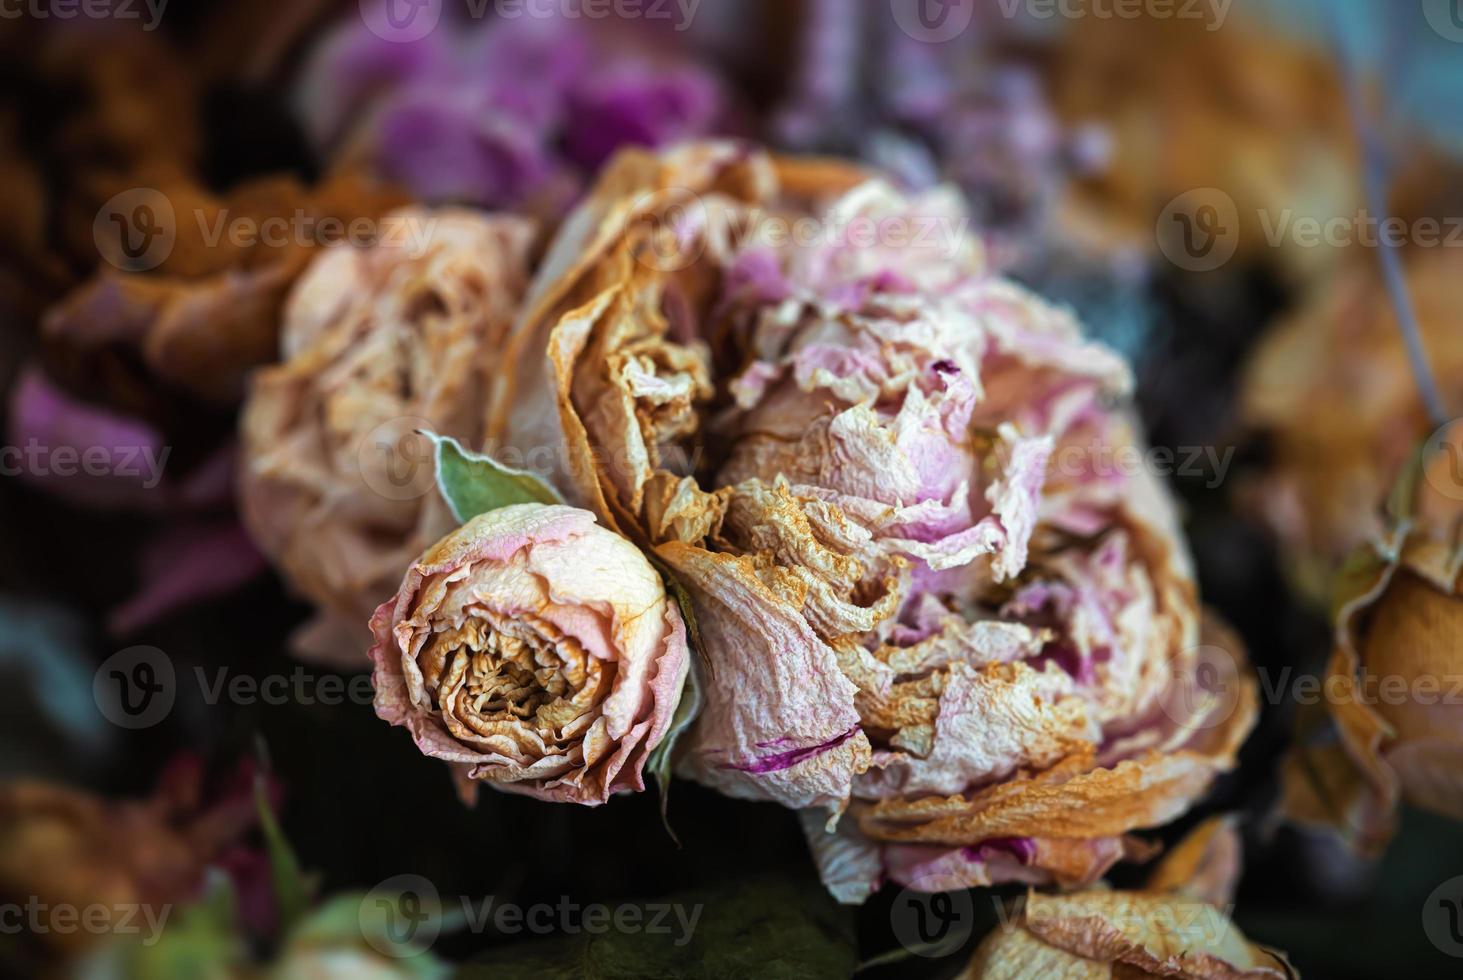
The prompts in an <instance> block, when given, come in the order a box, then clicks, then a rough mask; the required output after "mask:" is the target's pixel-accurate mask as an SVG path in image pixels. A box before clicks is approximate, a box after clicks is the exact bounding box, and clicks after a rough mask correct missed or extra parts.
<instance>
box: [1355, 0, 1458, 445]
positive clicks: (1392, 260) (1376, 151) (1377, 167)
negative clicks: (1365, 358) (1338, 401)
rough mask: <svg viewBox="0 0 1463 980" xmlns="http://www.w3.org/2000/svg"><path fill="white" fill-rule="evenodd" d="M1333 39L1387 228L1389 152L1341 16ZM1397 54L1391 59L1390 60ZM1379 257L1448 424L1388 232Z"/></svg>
mask: <svg viewBox="0 0 1463 980" xmlns="http://www.w3.org/2000/svg"><path fill="white" fill-rule="evenodd" d="M1332 25H1333V31H1332V34H1333V40H1334V44H1335V48H1336V57H1337V59H1338V60H1339V61H1340V63H1341V75H1342V81H1343V82H1344V84H1345V86H1346V102H1347V105H1348V106H1349V108H1350V110H1351V120H1352V125H1353V126H1355V128H1356V136H1357V140H1358V141H1359V142H1360V143H1361V170H1362V185H1363V189H1364V192H1365V195H1366V202H1367V210H1369V211H1370V212H1371V213H1372V214H1374V215H1376V217H1377V228H1378V229H1385V228H1386V227H1387V196H1386V190H1387V162H1386V156H1385V151H1384V149H1383V147H1382V143H1381V140H1380V139H1379V138H1378V137H1377V134H1376V131H1375V130H1374V129H1373V127H1372V126H1371V124H1370V123H1369V122H1368V121H1367V114H1366V105H1365V101H1364V99H1363V97H1362V90H1361V78H1360V73H1359V71H1358V69H1357V67H1356V63H1355V61H1354V60H1353V59H1352V57H1351V52H1350V51H1349V50H1348V49H1347V47H1346V41H1345V39H1344V38H1343V37H1342V35H1341V30H1340V28H1339V26H1336V21H1335V20H1332ZM1391 60H1392V59H1390V58H1389V59H1388V61H1391ZM1378 237H1379V240H1378V242H1377V260H1378V261H1379V262H1380V263H1381V266H1382V278H1383V280H1384V281H1385V282H1386V286H1387V295H1388V296H1389V297H1390V298H1391V301H1392V308H1393V309H1394V311H1395V312H1396V314H1397V327H1398V329H1399V330H1401V332H1402V341H1403V343H1404V344H1405V345H1406V347H1407V360H1408V362H1409V363H1410V364H1411V365H1412V377H1413V379H1414V381H1416V383H1417V390H1418V393H1419V394H1421V396H1422V403H1423V406H1424V407H1425V408H1426V409H1427V414H1428V418H1429V419H1430V420H1431V422H1432V425H1433V427H1434V428H1437V427H1440V426H1442V425H1444V424H1446V423H1447V421H1448V413H1447V409H1446V408H1444V406H1443V399H1442V395H1441V394H1439V392H1438V386H1437V381H1436V379H1435V378H1434V377H1433V372H1432V367H1431V366H1430V365H1429V364H1428V359H1427V351H1426V349H1425V348H1424V347H1423V344H1422V331H1421V330H1420V329H1419V328H1418V324H1417V314H1416V313H1415V312H1414V310H1413V306H1412V297H1411V296H1410V295H1409V294H1408V292H1407V280H1406V279H1405V278H1404V276H1403V274H1402V260H1401V258H1400V257H1399V256H1398V254H1397V248H1396V246H1395V245H1394V244H1393V242H1392V240H1391V237H1390V236H1388V235H1385V234H1383V235H1380V236H1378Z"/></svg>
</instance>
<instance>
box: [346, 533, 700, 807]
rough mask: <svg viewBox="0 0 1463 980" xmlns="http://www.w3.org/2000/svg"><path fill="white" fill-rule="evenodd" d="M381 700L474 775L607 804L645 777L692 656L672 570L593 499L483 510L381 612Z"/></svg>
mask: <svg viewBox="0 0 1463 980" xmlns="http://www.w3.org/2000/svg"><path fill="white" fill-rule="evenodd" d="M371 629H372V632H373V634H374V637H375V646H374V647H372V649H371V659H372V661H373V663H374V664H375V670H374V673H373V675H372V680H373V684H374V686H375V689H376V713H377V714H378V715H379V716H380V717H381V718H383V719H384V720H386V721H389V722H391V723H392V724H395V725H402V726H405V727H406V728H407V729H408V730H409V731H410V732H411V733H412V736H413V738H415V740H416V743H417V746H418V747H419V748H420V749H421V750H422V752H423V753H425V754H426V755H429V756H432V757H434V758H438V759H442V760H445V761H447V762H449V763H452V764H453V766H454V769H455V770H456V771H457V773H458V774H459V775H460V776H462V777H465V778H466V780H467V781H468V783H469V785H470V784H471V783H473V782H476V781H486V782H488V783H490V784H492V785H493V786H495V787H497V788H499V789H504V790H508V791H511V792H516V793H524V794H527V795H529V796H534V797H537V798H538V799H543V800H550V801H559V802H572V803H582V804H587V805H596V804H600V803H603V802H605V801H606V800H607V799H609V797H610V796H611V795H612V794H613V793H616V792H622V791H638V790H641V789H643V788H644V780H643V774H642V770H643V768H644V765H645V761H646V758H647V756H648V755H649V753H650V751H651V750H652V749H654V748H655V747H656V745H658V744H659V743H660V741H661V739H662V738H663V737H664V736H665V733H666V730H667V728H668V727H669V725H670V721H671V717H672V715H673V714H674V712H675V707H676V702H677V701H678V700H679V697H680V692H681V687H682V684H683V683H684V681H685V677H686V672H687V669H688V667H689V655H688V647H687V643H686V631H685V626H684V624H683V623H682V621H681V616H680V613H679V612H678V611H677V610H676V608H675V606H674V605H673V604H672V603H669V602H668V601H667V600H666V596H665V589H664V586H663V585H662V583H661V579H660V577H659V575H658V574H657V573H656V572H655V570H654V569H653V568H652V567H651V566H650V563H649V562H648V561H647V560H646V559H645V557H644V556H643V555H642V554H641V553H640V552H639V550H637V549H636V548H635V546H634V545H632V544H630V543H629V542H628V541H626V540H625V539H624V538H622V537H621V536H620V535H618V534H615V533H614V532H612V531H607V530H605V529H604V528H602V527H600V526H599V525H597V524H596V523H595V521H594V516H593V515H592V514H590V513H589V512H588V511H583V510H578V509H576V508H572V507H564V506H543V505H539V504H519V505H515V506H511V507H504V508H501V509H499V510H495V511H490V512H488V513H486V514H482V515H479V516H478V517H475V518H473V519H472V520H470V521H468V522H467V523H466V524H465V525H463V526H462V527H460V528H459V529H457V530H456V531H454V532H453V533H452V534H450V535H448V536H447V537H445V538H443V539H442V540H441V541H439V542H438V543H437V544H436V545H434V546H433V547H432V548H430V549H429V550H428V551H427V552H426V553H425V554H423V555H422V556H421V557H420V558H419V559H418V560H417V561H416V562H415V563H414V564H413V565H412V566H411V569H410V570H409V571H408V572H407V574H406V578H405V580H404V581H403V582H402V585H401V589H400V591H399V592H398V593H397V596H396V598H395V599H392V600H390V601H388V602H385V603H383V604H382V605H381V607H380V608H379V609H377V611H376V614H375V616H374V617H373V618H372V620H371Z"/></svg>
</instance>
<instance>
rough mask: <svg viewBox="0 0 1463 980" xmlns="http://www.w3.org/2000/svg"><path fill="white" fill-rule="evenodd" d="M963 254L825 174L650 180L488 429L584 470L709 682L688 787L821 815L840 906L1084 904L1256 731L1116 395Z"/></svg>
mask: <svg viewBox="0 0 1463 980" xmlns="http://www.w3.org/2000/svg"><path fill="white" fill-rule="evenodd" d="M964 218H965V215H964V210H963V206H962V205H961V203H960V202H959V199H958V196H956V195H953V194H949V193H945V192H933V193H930V194H926V195H920V196H914V197H910V196H906V195H903V194H900V193H899V192H897V191H895V190H894V189H893V188H891V187H890V186H888V185H887V184H886V183H884V182H883V181H881V180H879V179H877V178H876V177H875V176H873V175H871V174H868V173H865V172H863V171H860V170H858V169H856V168H853V167H850V166H847V165H843V164H840V163H836V162H831V161H818V160H797V159H786V158H777V157H771V156H768V155H766V154H764V153H761V152H759V151H757V150H755V149H751V148H746V147H741V146H736V145H730V144H695V145H690V146H687V147H683V148H682V149H680V150H677V151H674V152H671V153H668V154H664V155H660V156H654V155H650V154H646V153H640V152H630V153H625V154H623V155H621V156H620V157H619V158H617V160H616V161H615V162H614V163H613V164H611V166H610V167H609V169H608V170H607V172H606V173H605V175H604V176H603V178H602V180H601V182H600V185H599V187H598V188H597V189H596V191H595V192H594V193H593V194H592V195H591V196H590V198H589V199H588V201H587V202H586V203H585V204H584V206H583V207H581V209H580V210H579V211H577V212H576V213H575V214H574V215H572V216H571V217H570V219H569V220H568V222H567V223H566V225H565V228H564V230H563V231H562V232H561V233H560V235H559V237H558V239H557V240H556V242H555V243H554V244H553V245H552V246H551V248H550V251H549V254H548V257H547V259H546V260H545V267H544V269H543V270H542V271H541V274H540V277H539V279H538V282H537V284H536V286H535V289H534V297H533V299H532V300H531V301H530V305H529V309H528V311H527V312H526V314H525V317H524V319H523V320H522V321H521V322H520V329H519V330H518V331H517V332H516V333H515V336H514V339H513V342H512V349H513V352H514V354H515V358H516V361H515V365H516V366H515V370H514V371H513V372H512V377H511V378H509V377H501V378H500V379H499V385H500V387H499V393H498V396H497V398H496V399H495V404H496V405H497V406H498V408H499V409H500V410H501V414H500V415H498V416H497V417H496V418H497V421H498V423H499V424H500V427H498V428H495V430H494V436H495V437H496V436H498V435H499V434H506V441H507V442H508V443H509V444H510V445H512V446H514V447H520V448H521V447H526V446H531V445H543V444H545V443H548V442H550V441H553V442H557V441H559V440H563V442H564V445H565V460H566V471H567V472H566V473H565V477H566V479H565V481H564V482H565V485H566V486H568V487H570V488H571V489H572V492H573V493H574V494H575V496H576V500H577V502H581V503H583V504H584V505H586V506H587V507H589V508H590V509H592V510H593V511H594V512H595V513H596V514H597V515H598V516H599V518H600V520H601V521H602V522H604V523H605V524H606V525H607V526H610V527H613V528H614V529H616V530H619V531H621V532H622V533H624V534H626V535H627V536H629V537H631V538H632V539H634V540H636V541H637V542H639V543H640V544H642V546H645V547H647V548H650V549H652V550H653V551H654V553H655V554H656V555H657V556H658V557H659V558H660V559H661V560H662V561H663V562H664V563H665V564H666V565H667V566H669V567H670V568H671V569H672V570H673V572H674V573H675V575H676V576H677V577H678V578H679V580H680V581H681V582H682V583H683V584H684V585H685V586H686V588H687V589H688V590H689V592H690V593H691V595H692V597H693V600H694V606H695V612H696V617H697V620H698V623H699V628H700V634H701V637H702V639H703V641H704V645H705V648H706V652H707V657H708V660H709V666H708V674H709V678H708V680H707V683H706V685H705V688H706V692H705V693H706V699H705V705H704V708H703V711H702V713H701V715H700V718H699V720H698V722H697V724H696V726H695V727H694V728H693V729H692V730H691V731H690V732H689V733H688V736H687V738H686V740H685V742H684V743H683V748H682V750H681V751H680V754H679V758H678V761H677V771H678V772H679V773H681V774H683V775H686V776H689V777H691V778H694V779H696V780H698V781H700V782H702V783H704V784H706V785H709V786H712V787H714V788H716V789H718V790H720V791H722V792H724V793H727V794H729V795H733V796H738V797H743V798H750V799H765V800H774V801H776V802H779V803H782V804H783V805H785V806H789V807H795V808H798V809H802V810H805V811H807V812H806V814H805V816H806V820H805V827H806V828H807V829H808V831H809V836H810V840H811V842H812V846H813V850H814V854H815V856H816V857H817V859H818V862H819V864H820V867H821V869H822V872H823V876H824V880H825V882H827V884H828V885H829V887H830V888H831V889H832V890H833V891H834V892H835V894H837V895H838V896H839V897H840V898H843V899H845V900H848V901H860V900H862V899H863V898H865V897H866V896H867V895H868V894H869V893H870V891H872V890H873V889H874V888H876V887H877V886H878V884H879V882H881V881H882V880H885V879H888V878H892V879H894V880H897V881H901V882H905V883H916V884H918V885H919V886H920V887H925V888H931V889H948V888H957V887H966V886H969V885H975V884H990V883H993V882H998V881H1010V880H1021V881H1041V882H1046V881H1059V882H1062V883H1068V884H1071V883H1085V882H1090V881H1092V880H1094V879H1095V878H1096V877H1098V876H1099V875H1101V873H1102V872H1103V871H1104V870H1105V869H1106V868H1107V867H1109V866H1110V865H1111V864H1112V863H1113V862H1114V861H1117V860H1119V859H1120V858H1122V857H1124V856H1136V855H1138V854H1141V853H1143V851H1144V848H1143V847H1142V846H1141V845H1140V844H1139V843H1138V842H1137V841H1135V840H1134V839H1133V838H1131V837H1130V836H1129V831H1132V830H1134V829H1137V828H1141V827H1148V826H1154V825H1157V824H1161V823H1163V822H1165V821H1167V820H1170V819H1172V818H1173V817H1174V816H1176V815H1177V814H1179V813H1181V812H1183V810H1184V809H1186V808H1187V807H1188V806H1189V805H1190V803H1191V802H1192V801H1193V800H1194V799H1195V798H1196V797H1198V796H1199V795H1200V794H1201V793H1203V792H1204V790H1205V789H1206V787H1207V786H1208V785H1209V782H1210V781H1211V779H1212V778H1213V776H1214V774H1215V773H1216V772H1218V771H1221V770H1223V769H1226V768H1228V767H1229V766H1231V765H1233V761H1234V752H1235V749H1236V747H1237V746H1238V744H1239V742H1240V741H1241V740H1242V739H1243V737H1244V735H1245V733H1246V732H1247V731H1248V730H1249V726H1250V724H1251V722H1252V720H1253V717H1254V711H1255V701H1256V696H1255V691H1254V688H1253V684H1252V683H1251V682H1250V681H1249V680H1248V679H1246V678H1245V677H1244V675H1243V653H1242V651H1241V650H1240V648H1239V646H1238V644H1237V643H1235V642H1234V641H1233V640H1232V639H1228V638H1223V634H1220V633H1214V634H1212V636H1213V637H1214V639H1209V640H1206V639H1204V638H1202V635H1201V627H1200V618H1201V617H1200V612H1199V605H1198V601H1197V596H1196V590H1195V587H1194V583H1193V579H1192V574H1191V571H1190V568H1189V563H1188V557H1187V554H1186V552H1185V549H1184V545H1183V542H1182V539H1181V537H1180V535H1179V534H1178V531H1177V529H1176V525H1175V521H1174V515H1173V511H1172V506H1171V503H1170V502H1169V500H1168V498H1167V496H1166V494H1165V493H1164V491H1163V490H1162V488H1161V487H1160V486H1159V485H1158V484H1157V482H1156V480H1155V479H1154V477H1153V475H1152V474H1151V473H1150V472H1148V470H1146V469H1145V468H1143V467H1142V466H1138V467H1124V466H1121V465H1116V466H1115V465H1113V463H1114V461H1115V460H1121V459H1123V458H1125V455H1126V454H1129V453H1137V452H1138V450H1137V440H1138V436H1137V433H1136V431H1135V428H1134V426H1133V424H1132V422H1131V420H1130V416H1129V414H1128V412H1127V411H1126V409H1125V408H1123V401H1122V400H1123V397H1124V395H1125V394H1126V392H1127V390H1128V384H1129V375H1128V371H1127V367H1126V365H1125V364H1124V363H1123V361H1122V360H1121V359H1120V358H1119V357H1117V355H1115V354H1113V353H1112V352H1111V351H1109V350H1107V349H1106V348H1104V347H1102V346H1101V345H1098V344H1094V343H1090V342H1088V341H1086V340H1084V339H1083V338H1082V336H1081V333H1080V330H1079V328H1078V326H1077V324H1076V323H1075V322H1074V321H1073V319H1072V318H1071V317H1070V315H1069V314H1068V313H1067V312H1066V311H1064V310H1061V309H1058V308H1055V307H1052V306H1050V305H1048V304H1046V303H1044V302H1042V301H1041V300H1040V298H1039V297H1036V296H1034V295H1032V294H1031V293H1029V292H1027V291H1025V290H1023V289H1022V288H1020V287H1019V286H1017V285H1015V284H1014V283H1011V282H1008V281H1006V280H1004V279H1002V278H1001V277H1000V276H998V275H995V274H994V273H992V272H991V271H990V269H989V268H988V267H987V265H986V263H985V261H984V257H983V253H982V251H981V248H980V246H979V243H978V241H977V240H976V239H975V238H974V237H973V236H971V235H969V234H968V233H967V228H966V223H965V221H964ZM545 353H547V356H548V360H549V362H550V364H551V369H552V372H553V374H552V378H545V377H544V374H543V367H544V364H543V362H544V359H545ZM554 405H557V409H558V416H557V419H558V423H559V424H558V426H556V427H552V428H550V429H549V431H544V423H545V421H546V420H548V419H552V418H553V416H552V415H549V414H548V413H549V411H551V410H552V407H553V406H554ZM1140 455H1141V454H1140ZM1206 642H1207V643H1208V644H1209V647H1208V648H1207V649H1213V648H1216V647H1223V648H1224V649H1225V651H1226V652H1225V653H1224V654H1223V655H1222V656H1221V657H1220V658H1219V659H1218V660H1217V661H1215V662H1214V663H1213V666H1214V667H1215V668H1217V670H1216V671H1215V676H1216V678H1217V679H1218V681H1219V686H1220V687H1221V688H1222V692H1223V695H1224V696H1221V697H1211V696H1209V694H1210V693H1211V692H1205V691H1201V690H1199V687H1198V676H1199V673H1200V672H1199V666H1200V663H1201V661H1202V660H1203V659H1204V658H1205V653H1204V652H1203V651H1204V650H1205V649H1206V647H1205V646H1204V644H1205V643H1206ZM840 815H841V819H840ZM830 818H832V819H830ZM835 823H836V824H837V828H836V832H833V824H835Z"/></svg>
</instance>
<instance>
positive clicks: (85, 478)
mask: <svg viewBox="0 0 1463 980" xmlns="http://www.w3.org/2000/svg"><path fill="white" fill-rule="evenodd" d="M9 419H10V438H9V440H8V441H9V443H10V445H11V446H13V447H15V451H17V452H19V453H22V454H23V453H24V452H26V451H27V447H29V446H32V445H33V446H36V447H39V448H40V449H41V450H43V451H45V453H46V460H47V461H48V462H52V463H53V462H54V460H55V453H56V451H57V450H66V451H70V452H71V453H73V454H74V456H75V461H76V467H77V469H78V472H77V473H76V474H74V475H71V476H65V475H57V474H56V473H54V472H49V470H51V469H52V468H53V467H52V466H48V467H47V468H48V472H45V473H41V472H36V471H33V470H32V469H31V468H30V467H29V466H27V465H25V464H24V463H21V464H20V466H19V472H20V474H21V475H23V476H24V477H25V478H26V479H28V480H33V481H36V482H37V484H38V485H40V486H42V487H45V488H46V489H47V490H49V491H51V492H54V493H56V494H57V495H58V496H60V497H62V498H63V499H65V500H67V501H69V502H71V503H73V504H77V505H79V506H82V507H100V508H106V509H125V510H154V511H158V510H162V509H164V508H165V506H166V503H167V501H166V500H165V499H164V498H165V497H168V490H169V487H166V486H163V485H162V483H161V481H162V478H163V476H164V470H163V466H164V465H165V464H166V462H167V458H168V455H169V451H168V448H167V447H166V446H165V445H164V440H163V436H162V433H160V432H158V431H157V430H156V429H154V428H153V427H152V426H150V425H147V424H146V423H144V422H140V421H138V420H136V419H131V418H128V417H127V416H124V415H121V414H118V413H116V412H112V411H109V410H108V409H105V408H101V407H98V406H93V405H87V404H84V403H82V402H80V401H78V400H76V399H74V398H72V397H71V396H70V395H68V394H67V393H66V392H64V391H62V390H61V389H60V388H58V387H56V386H55V385H53V384H52V383H51V382H50V381H48V380H47V379H46V376H45V374H44V372H42V371H41V370H40V369H39V368H34V367H32V368H28V369H26V370H25V371H24V373H22V375H21V377H20V379H19V380H18V381H17V382H16V385H15V388H14V390H13V392H12V394H11V396H10V412H9ZM21 458H22V459H23V456H22V457H21ZM7 462H8V463H9V465H10V466H11V467H14V466H16V465H17V464H16V462H15V461H14V460H10V461H7ZM150 469H151V470H155V472H149V470H150ZM88 471H91V472H88Z"/></svg>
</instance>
